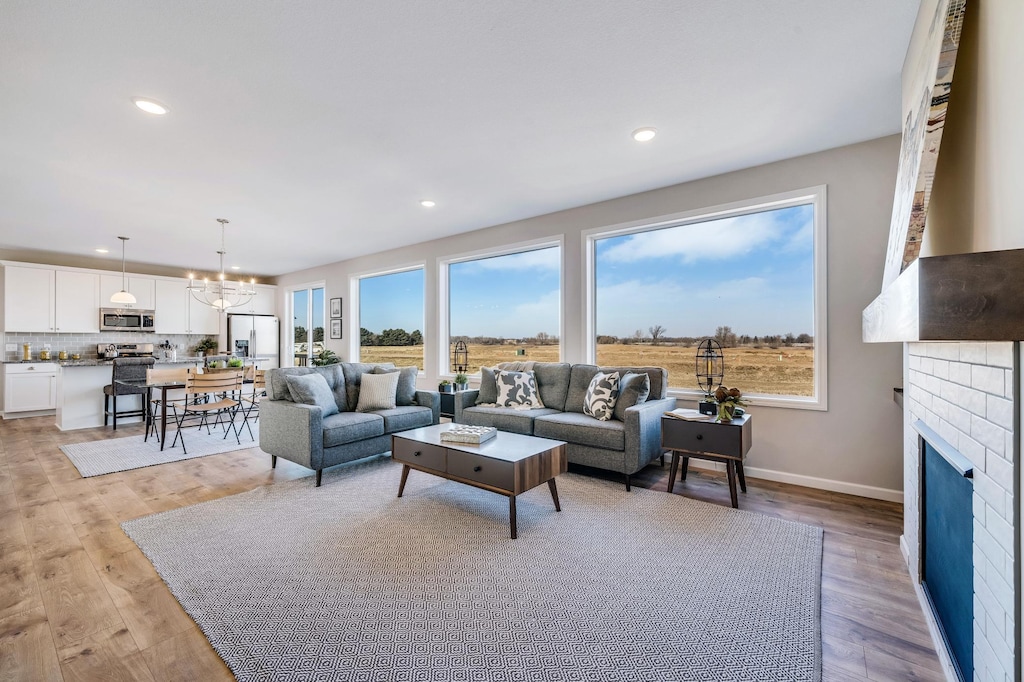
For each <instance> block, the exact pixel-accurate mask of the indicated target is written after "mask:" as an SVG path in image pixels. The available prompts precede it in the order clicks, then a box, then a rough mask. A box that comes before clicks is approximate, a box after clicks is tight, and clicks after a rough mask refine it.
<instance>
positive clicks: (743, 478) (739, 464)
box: [736, 462, 747, 492]
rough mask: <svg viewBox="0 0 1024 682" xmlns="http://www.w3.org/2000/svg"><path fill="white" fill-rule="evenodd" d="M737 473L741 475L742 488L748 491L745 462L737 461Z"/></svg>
mask: <svg viewBox="0 0 1024 682" xmlns="http://www.w3.org/2000/svg"><path fill="white" fill-rule="evenodd" d="M736 473H737V474H739V476H740V490H742V491H743V492H747V477H746V476H744V475H743V462H736Z"/></svg>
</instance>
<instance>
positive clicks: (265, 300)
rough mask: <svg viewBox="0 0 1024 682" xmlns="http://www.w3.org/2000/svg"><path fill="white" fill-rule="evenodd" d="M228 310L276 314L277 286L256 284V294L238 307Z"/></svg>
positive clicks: (256, 313)
mask: <svg viewBox="0 0 1024 682" xmlns="http://www.w3.org/2000/svg"><path fill="white" fill-rule="evenodd" d="M228 312H230V313H246V314H250V315H276V314H277V287H275V286H271V285H268V284H257V285H256V295H255V296H253V297H252V298H251V299H249V302H248V303H246V304H245V305H243V306H240V307H238V308H232V309H231V310H229V311H228Z"/></svg>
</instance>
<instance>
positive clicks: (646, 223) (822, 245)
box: [582, 185, 828, 411]
mask: <svg viewBox="0 0 1024 682" xmlns="http://www.w3.org/2000/svg"><path fill="white" fill-rule="evenodd" d="M826 189H827V186H826V185H817V186H813V187H807V188H804V189H798V190H793V191H791V192H782V193H779V194H772V195H769V196H764V197H759V198H755V199H747V200H744V201H736V202H732V203H728V204H720V205H718V206H711V207H708V208H700V209H696V210H692V211H684V212H681V213H674V214H671V215H664V216H658V217H656V218H652V219H648V220H637V221H632V222H629V223H622V224H619V225H611V226H606V227H599V228H594V229H590V230H585V231H584V232H583V244H582V249H583V268H582V270H583V298H584V300H583V311H582V314H583V320H582V327H583V329H584V330H585V331H584V341H583V343H584V353H585V354H586V355H585V357H587V358H588V360H589V361H590V362H596V358H597V328H596V319H597V290H596V289H597V273H596V263H595V255H596V249H595V244H596V242H597V241H598V240H599V239H605V238H607V237H617V236H621V235H626V234H635V233H637V232H649V231H651V230H656V229H663V228H668V227H678V226H680V225H689V224H692V223H703V222H707V221H709V220H717V219H720V218H730V217H734V216H740V215H748V214H751V213H762V212H764V211H768V210H773V209H779V208H787V207H790V206H799V205H803V204H811V205H812V206H814V291H813V297H814V300H813V307H814V395H813V396H811V397H801V396H773V395H759V394H754V395H749V396H745V397H744V400H745V401H746V402H748V403H750V404H751V405H763V406H768V407H787V408H794V409H802V410H820V411H826V410H828V270H827V262H828V244H827V242H828V224H827V212H826V209H827V201H826V195H827V191H826ZM728 373H729V368H728V367H726V378H727V379H728ZM693 381H694V384H696V377H694V378H693ZM668 394H669V396H670V397H675V398H680V399H682V400H694V401H697V400H700V399H701V397H702V396H703V392H702V391H700V390H698V389H697V388H696V387H695V388H693V389H688V388H685V387H675V388H670V389H669V392H668Z"/></svg>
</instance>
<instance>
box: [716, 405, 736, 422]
mask: <svg viewBox="0 0 1024 682" xmlns="http://www.w3.org/2000/svg"><path fill="white" fill-rule="evenodd" d="M735 409H736V405H735V403H718V421H720V422H731V421H732V413H733V410H735Z"/></svg>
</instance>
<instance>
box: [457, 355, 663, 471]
mask: <svg viewBox="0 0 1024 682" xmlns="http://www.w3.org/2000/svg"><path fill="white" fill-rule="evenodd" d="M499 367H500V365H499ZM532 369H533V372H534V376H535V377H536V380H537V391H538V393H539V394H540V398H541V402H543V403H544V407H543V408H538V409H531V410H515V409H511V408H508V407H494V406H488V405H486V404H479V405H478V404H477V402H478V397H479V393H480V392H479V390H474V391H464V392H460V393H456V394H455V421H456V422H458V423H460V424H473V425H476V426H494V427H496V428H497V429H499V430H501V431H511V432H513V433H523V434H527V435H533V436H541V437H543V438H553V439H555V440H561V441H565V442H566V443H567V444H568V447H567V448H566V450H567V454H568V458H569V461H570V462H572V463H574V464H584V465H586V466H592V467H597V468H599V469H606V470H608V471H617V472H619V473H621V474H624V475H625V477H626V490H629V487H630V476H631V475H632V474H635V473H636V472H638V471H640V470H641V469H643V468H644V467H645V466H647V465H648V464H649V463H650V462H651V461H652V460H654V459H656V458H660V457H661V456H662V449H661V415H662V413H663V412H665V411H666V410H672V409H675V406H676V400H675V398H666V397H665V396H666V395H667V393H668V371H666V370H665V369H663V368H661V367H598V366H596V365H570V364H568V363H563V362H538V363H534V364H533V367H532ZM598 372H620V373H625V372H633V373H636V374H640V373H646V374H647V376H648V377H649V379H650V394H649V396H648V398H647V400H646V401H645V402H642V403H639V404H637V405H635V406H633V407H629V408H627V409H626V410H625V412H624V413H623V414H622V416H623V417H624V419H622V420H621V421H620V420H619V419H611V420H608V421H600V420H598V419H595V418H594V417H591V416H588V415H586V414H584V413H583V400H584V398H585V397H586V394H587V388H588V387H589V386H590V381H591V379H593V378H594V375H596V374H597V373H598Z"/></svg>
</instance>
